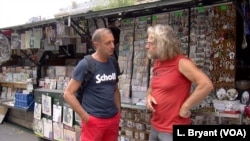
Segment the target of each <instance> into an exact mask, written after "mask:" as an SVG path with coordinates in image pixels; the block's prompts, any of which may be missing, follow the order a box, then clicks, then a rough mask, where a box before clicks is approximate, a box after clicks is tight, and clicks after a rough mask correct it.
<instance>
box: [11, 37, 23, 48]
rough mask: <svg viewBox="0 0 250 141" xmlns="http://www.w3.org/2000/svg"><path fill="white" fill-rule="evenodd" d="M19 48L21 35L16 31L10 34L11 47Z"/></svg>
mask: <svg viewBox="0 0 250 141" xmlns="http://www.w3.org/2000/svg"><path fill="white" fill-rule="evenodd" d="M20 48H21V35H19V34H18V33H12V34H11V49H20Z"/></svg>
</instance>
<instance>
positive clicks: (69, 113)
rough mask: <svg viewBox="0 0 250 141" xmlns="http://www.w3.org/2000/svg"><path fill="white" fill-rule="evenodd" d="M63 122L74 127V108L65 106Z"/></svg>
mask: <svg viewBox="0 0 250 141" xmlns="http://www.w3.org/2000/svg"><path fill="white" fill-rule="evenodd" d="M63 123H64V124H66V125H68V126H70V127H72V126H73V109H71V108H69V107H67V106H63Z"/></svg>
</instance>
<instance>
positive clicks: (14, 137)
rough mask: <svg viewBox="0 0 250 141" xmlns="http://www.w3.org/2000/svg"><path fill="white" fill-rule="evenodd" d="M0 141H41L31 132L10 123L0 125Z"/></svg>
mask: <svg viewBox="0 0 250 141" xmlns="http://www.w3.org/2000/svg"><path fill="white" fill-rule="evenodd" d="M0 141H41V139H40V138H38V137H37V136H36V135H35V134H34V133H33V131H32V130H30V129H26V128H24V127H21V126H18V125H16V124H14V123H10V122H2V124H0Z"/></svg>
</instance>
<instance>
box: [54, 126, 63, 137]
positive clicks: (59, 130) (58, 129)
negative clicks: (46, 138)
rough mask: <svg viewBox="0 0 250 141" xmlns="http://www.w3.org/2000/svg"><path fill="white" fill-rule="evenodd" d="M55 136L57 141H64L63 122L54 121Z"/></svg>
mask: <svg viewBox="0 0 250 141" xmlns="http://www.w3.org/2000/svg"><path fill="white" fill-rule="evenodd" d="M53 138H54V140H56V141H63V123H59V122H53Z"/></svg>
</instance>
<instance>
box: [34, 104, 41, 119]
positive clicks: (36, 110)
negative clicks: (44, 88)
mask: <svg viewBox="0 0 250 141" xmlns="http://www.w3.org/2000/svg"><path fill="white" fill-rule="evenodd" d="M41 115H42V104H40V103H37V102H35V107H34V118H35V119H41Z"/></svg>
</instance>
